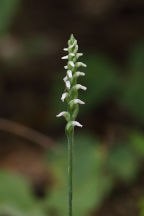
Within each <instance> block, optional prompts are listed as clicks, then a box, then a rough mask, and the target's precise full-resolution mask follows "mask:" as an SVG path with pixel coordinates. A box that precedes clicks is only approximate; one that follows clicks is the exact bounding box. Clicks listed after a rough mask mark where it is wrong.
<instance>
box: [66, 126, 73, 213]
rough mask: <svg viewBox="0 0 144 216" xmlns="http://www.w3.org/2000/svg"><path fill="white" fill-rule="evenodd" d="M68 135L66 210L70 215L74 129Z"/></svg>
mask: <svg viewBox="0 0 144 216" xmlns="http://www.w3.org/2000/svg"><path fill="white" fill-rule="evenodd" d="M67 137H68V209H69V210H68V211H69V214H68V215H69V216H72V198H73V181H72V180H73V137H74V129H73V130H72V131H71V132H69V134H68V135H67Z"/></svg>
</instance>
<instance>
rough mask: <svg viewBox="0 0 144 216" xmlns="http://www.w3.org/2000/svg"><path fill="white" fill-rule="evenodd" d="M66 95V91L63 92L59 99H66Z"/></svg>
mask: <svg viewBox="0 0 144 216" xmlns="http://www.w3.org/2000/svg"><path fill="white" fill-rule="evenodd" d="M67 96H68V93H67V92H65V93H63V94H62V96H61V100H62V101H63V102H64V100H65V99H66V97H67Z"/></svg>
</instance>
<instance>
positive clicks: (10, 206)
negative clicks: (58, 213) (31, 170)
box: [0, 170, 43, 216]
mask: <svg viewBox="0 0 144 216" xmlns="http://www.w3.org/2000/svg"><path fill="white" fill-rule="evenodd" d="M4 213H5V214H8V215H10V216H13V215H15V216H21V215H22V216H25V215H31V216H32V215H37V216H43V212H42V209H41V204H40V203H39V202H38V201H37V200H36V199H35V197H34V195H33V194H32V191H31V187H30V185H29V183H28V182H27V181H26V180H24V179H23V178H22V177H20V176H16V175H14V174H11V173H8V172H6V171H2V170H0V215H4Z"/></svg>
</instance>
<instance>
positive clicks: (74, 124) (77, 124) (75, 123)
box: [71, 121, 82, 127]
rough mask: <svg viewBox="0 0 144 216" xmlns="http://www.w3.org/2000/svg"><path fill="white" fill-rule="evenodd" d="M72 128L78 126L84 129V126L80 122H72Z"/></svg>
mask: <svg viewBox="0 0 144 216" xmlns="http://www.w3.org/2000/svg"><path fill="white" fill-rule="evenodd" d="M71 125H72V126H78V127H82V125H81V124H80V123H79V122H78V121H72V122H71Z"/></svg>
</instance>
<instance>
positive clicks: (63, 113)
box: [56, 111, 67, 117]
mask: <svg viewBox="0 0 144 216" xmlns="http://www.w3.org/2000/svg"><path fill="white" fill-rule="evenodd" d="M66 113H67V112H65V111H63V112H60V113H59V114H58V115H56V117H61V116H65V114H66Z"/></svg>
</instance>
